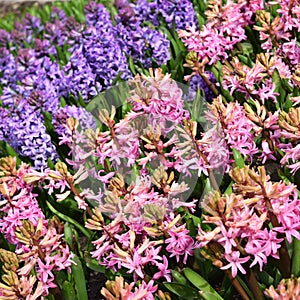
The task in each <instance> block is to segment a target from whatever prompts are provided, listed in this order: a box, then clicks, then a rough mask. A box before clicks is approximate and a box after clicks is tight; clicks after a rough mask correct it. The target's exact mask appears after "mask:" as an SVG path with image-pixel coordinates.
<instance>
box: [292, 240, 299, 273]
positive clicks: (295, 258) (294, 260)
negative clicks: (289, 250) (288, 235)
mask: <svg viewBox="0 0 300 300" xmlns="http://www.w3.org/2000/svg"><path fill="white" fill-rule="evenodd" d="M292 274H294V275H295V276H296V277H299V276H300V241H299V240H298V239H296V238H294V241H293V254H292Z"/></svg>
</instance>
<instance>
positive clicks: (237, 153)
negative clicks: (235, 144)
mask: <svg viewBox="0 0 300 300" xmlns="http://www.w3.org/2000/svg"><path fill="white" fill-rule="evenodd" d="M232 153H233V158H234V161H235V164H236V165H237V167H239V168H240V169H242V168H243V167H244V166H245V161H244V158H243V156H242V155H241V153H240V151H238V150H237V149H235V148H232Z"/></svg>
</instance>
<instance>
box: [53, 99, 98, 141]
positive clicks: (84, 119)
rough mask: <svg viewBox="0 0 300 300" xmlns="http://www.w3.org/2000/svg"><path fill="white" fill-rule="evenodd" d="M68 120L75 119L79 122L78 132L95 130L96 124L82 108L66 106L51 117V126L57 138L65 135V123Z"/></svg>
mask: <svg viewBox="0 0 300 300" xmlns="http://www.w3.org/2000/svg"><path fill="white" fill-rule="evenodd" d="M68 118H75V119H77V120H78V121H79V124H80V130H85V129H88V128H92V129H94V130H95V128H96V123H95V120H94V118H93V116H92V115H91V114H90V113H88V112H87V111H86V110H85V109H84V108H83V107H77V106H75V105H66V106H64V107H61V108H60V109H59V110H58V111H57V113H55V114H54V115H53V120H52V124H53V127H54V130H55V131H56V132H57V134H58V135H59V136H62V135H63V134H65V135H66V134H67V130H66V124H67V123H66V121H67V119H68Z"/></svg>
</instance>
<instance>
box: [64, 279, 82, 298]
mask: <svg viewBox="0 0 300 300" xmlns="http://www.w3.org/2000/svg"><path fill="white" fill-rule="evenodd" d="M62 294H63V299H64V300H76V299H78V298H77V296H76V293H75V290H74V287H73V285H72V284H71V282H69V281H65V282H64V283H63V285H62ZM79 299H80V298H79Z"/></svg>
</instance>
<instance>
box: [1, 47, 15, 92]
mask: <svg viewBox="0 0 300 300" xmlns="http://www.w3.org/2000/svg"><path fill="white" fill-rule="evenodd" d="M15 72H16V66H15V59H14V57H13V55H12V54H11V53H10V52H9V51H8V50H7V49H5V48H0V86H1V85H7V84H9V83H10V82H11V81H14V75H15Z"/></svg>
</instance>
